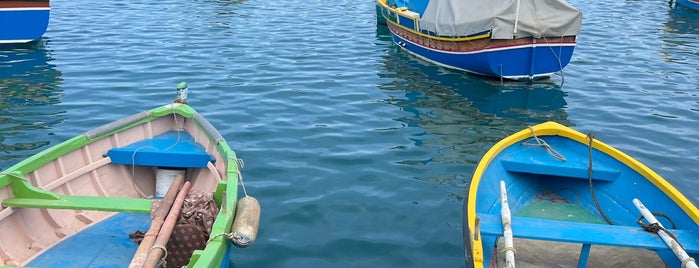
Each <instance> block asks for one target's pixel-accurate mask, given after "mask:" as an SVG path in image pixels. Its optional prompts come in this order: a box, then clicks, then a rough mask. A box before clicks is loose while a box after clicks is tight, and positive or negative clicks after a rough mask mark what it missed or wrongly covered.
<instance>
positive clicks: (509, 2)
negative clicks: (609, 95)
mask: <svg viewBox="0 0 699 268" xmlns="http://www.w3.org/2000/svg"><path fill="white" fill-rule="evenodd" d="M377 22H378V23H385V24H387V25H388V28H389V29H390V31H391V35H392V38H393V42H394V43H395V44H396V45H398V46H399V47H401V48H403V49H404V50H405V51H407V52H409V53H411V54H413V55H415V56H417V57H419V58H422V59H424V60H427V61H429V62H432V63H435V64H438V65H441V66H444V67H447V68H451V69H456V70H461V71H466V72H470V73H474V74H478V75H485V76H495V77H499V78H500V79H512V80H532V79H541V78H546V77H550V76H551V75H552V74H554V73H556V72H559V71H561V70H563V68H564V67H565V66H566V65H568V63H569V62H570V60H571V57H572V55H573V50H574V48H575V44H576V41H575V40H576V36H577V35H578V34H579V33H580V28H581V23H582V14H581V12H580V11H578V10H577V9H576V8H574V7H573V6H571V5H569V4H568V3H567V2H565V1H564V0H546V1H539V0H515V1H513V0H496V1H492V0H377Z"/></svg>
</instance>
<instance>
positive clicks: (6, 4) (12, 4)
mask: <svg viewBox="0 0 699 268" xmlns="http://www.w3.org/2000/svg"><path fill="white" fill-rule="evenodd" d="M25 7H49V1H48V0H47V1H0V8H25Z"/></svg>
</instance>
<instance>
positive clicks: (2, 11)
mask: <svg viewBox="0 0 699 268" xmlns="http://www.w3.org/2000/svg"><path fill="white" fill-rule="evenodd" d="M50 11H51V7H50V6H49V1H48V0H46V1H7V0H0V43H28V42H31V41H34V40H37V39H39V38H41V36H43V35H44V33H46V29H47V28H48V25H49V13H50Z"/></svg>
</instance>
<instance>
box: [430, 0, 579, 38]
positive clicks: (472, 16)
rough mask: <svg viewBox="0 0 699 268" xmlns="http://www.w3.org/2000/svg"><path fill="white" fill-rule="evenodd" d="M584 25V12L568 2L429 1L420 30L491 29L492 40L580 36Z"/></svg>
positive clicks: (458, 31)
mask: <svg viewBox="0 0 699 268" xmlns="http://www.w3.org/2000/svg"><path fill="white" fill-rule="evenodd" d="M518 9H519V12H517V10H518ZM515 22H516V24H517V29H516V31H515V29H514V28H515ZM581 24H582V13H581V12H580V11H579V10H578V9H576V8H575V7H573V6H571V5H570V4H568V3H567V2H566V1H565V0H430V1H429V3H428V4H427V8H426V9H425V12H424V14H422V17H421V18H420V29H422V30H428V31H431V32H434V33H436V34H437V35H441V36H468V35H472V34H477V33H480V32H484V31H488V30H492V38H493V39H512V38H520V37H537V38H539V37H542V36H568V35H578V34H579V33H580V27H581Z"/></svg>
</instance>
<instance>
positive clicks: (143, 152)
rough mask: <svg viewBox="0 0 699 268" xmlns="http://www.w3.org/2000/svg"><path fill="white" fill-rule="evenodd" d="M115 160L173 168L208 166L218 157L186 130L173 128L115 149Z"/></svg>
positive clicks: (108, 154) (125, 163)
mask: <svg viewBox="0 0 699 268" xmlns="http://www.w3.org/2000/svg"><path fill="white" fill-rule="evenodd" d="M105 156H109V157H110V158H111V160H112V163H116V164H124V165H138V166H156V167H172V168H205V167H206V166H207V163H209V162H214V161H216V159H215V158H214V157H213V156H211V155H209V154H208V153H207V152H206V150H205V149H204V147H203V146H202V145H201V144H199V143H197V142H196V141H194V138H192V136H191V135H189V133H187V132H184V131H169V132H165V133H163V134H160V135H157V136H155V137H153V138H152V139H147V140H143V141H139V142H136V143H133V144H131V145H128V146H125V147H120V148H112V149H110V150H109V151H108V152H107V154H106V155H105Z"/></svg>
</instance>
